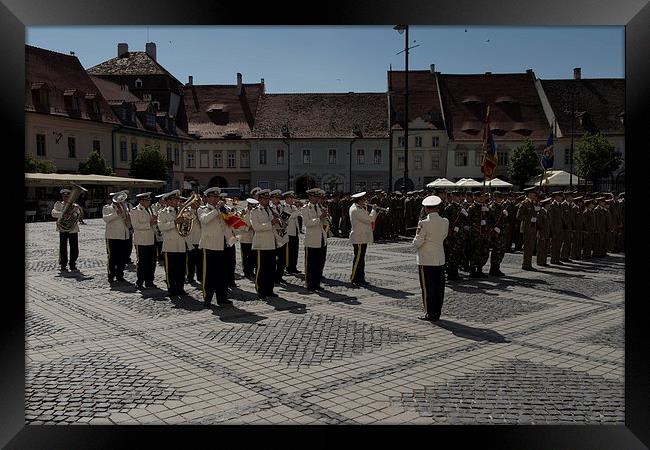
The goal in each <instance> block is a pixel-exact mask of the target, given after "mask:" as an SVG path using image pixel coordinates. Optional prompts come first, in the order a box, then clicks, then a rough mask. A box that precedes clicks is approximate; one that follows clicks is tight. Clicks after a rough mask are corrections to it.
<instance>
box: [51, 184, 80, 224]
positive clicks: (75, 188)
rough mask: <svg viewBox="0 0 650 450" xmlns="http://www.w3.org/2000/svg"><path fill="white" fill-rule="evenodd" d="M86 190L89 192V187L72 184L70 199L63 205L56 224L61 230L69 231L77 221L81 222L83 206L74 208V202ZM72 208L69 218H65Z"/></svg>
mask: <svg viewBox="0 0 650 450" xmlns="http://www.w3.org/2000/svg"><path fill="white" fill-rule="evenodd" d="M86 192H88V189H84V188H83V187H81V186H79V185H77V184H73V185H72V192H70V195H69V196H68V201H67V202H65V206H64V207H63V213H62V214H61V217H60V218H59V220H57V221H56V225H57V227H58V229H59V231H60V232H62V233H69V232H70V231H72V229H73V228H74V227H75V226H76V225H77V222H79V220H80V219H81V217H82V214H83V212H82V211H81V208H73V207H74V202H75V201H76V200H77V199H78V198H79V196H80V195H81V194H84V193H86ZM70 210H72V213H71V214H70V216H69V217H68V218H65V217H64V216H65V215H66V214H68V213H69V212H70Z"/></svg>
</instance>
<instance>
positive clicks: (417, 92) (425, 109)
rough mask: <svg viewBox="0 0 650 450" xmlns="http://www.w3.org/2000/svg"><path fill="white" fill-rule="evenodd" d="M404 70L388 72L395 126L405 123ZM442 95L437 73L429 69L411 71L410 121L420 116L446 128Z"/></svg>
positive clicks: (436, 126) (400, 126)
mask: <svg viewBox="0 0 650 450" xmlns="http://www.w3.org/2000/svg"><path fill="white" fill-rule="evenodd" d="M405 75H406V72H404V71H389V72H388V89H389V91H390V92H391V93H392V96H391V100H390V106H391V110H392V111H393V112H394V115H393V116H392V117H393V119H392V123H393V128H397V129H400V128H402V126H403V124H402V122H403V117H402V115H403V114H404V93H405V87H406V86H405V77H406V76H405ZM440 108H441V107H440V96H439V95H438V87H437V85H436V78H435V75H434V74H432V73H431V72H430V71H427V70H416V71H409V122H412V121H413V120H415V119H417V118H420V119H422V120H424V121H425V122H428V123H430V124H431V125H433V126H434V127H435V128H437V129H444V127H445V126H444V123H443V120H442V111H441V109H440Z"/></svg>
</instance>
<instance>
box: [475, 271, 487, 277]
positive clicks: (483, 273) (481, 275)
mask: <svg viewBox="0 0 650 450" xmlns="http://www.w3.org/2000/svg"><path fill="white" fill-rule="evenodd" d="M476 275H477V276H478V277H479V278H487V277H488V276H489V275H488V274H487V273H485V272H477V274H476Z"/></svg>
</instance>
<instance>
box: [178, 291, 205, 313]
mask: <svg viewBox="0 0 650 450" xmlns="http://www.w3.org/2000/svg"><path fill="white" fill-rule="evenodd" d="M171 303H172V305H174V306H173V308H174V309H184V310H186V311H201V310H203V309H204V308H203V302H202V301H198V300H197V299H195V298H194V297H192V296H190V295H174V296H173V297H172V298H171Z"/></svg>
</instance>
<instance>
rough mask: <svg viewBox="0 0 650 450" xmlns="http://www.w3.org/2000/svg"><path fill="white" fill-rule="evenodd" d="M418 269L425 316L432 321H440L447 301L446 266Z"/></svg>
mask: <svg viewBox="0 0 650 450" xmlns="http://www.w3.org/2000/svg"><path fill="white" fill-rule="evenodd" d="M418 267H419V274H420V288H421V289H422V306H423V307H424V315H425V316H427V317H429V318H430V319H439V318H440V313H441V312H442V303H443V301H444V299H445V271H444V266H418Z"/></svg>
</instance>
